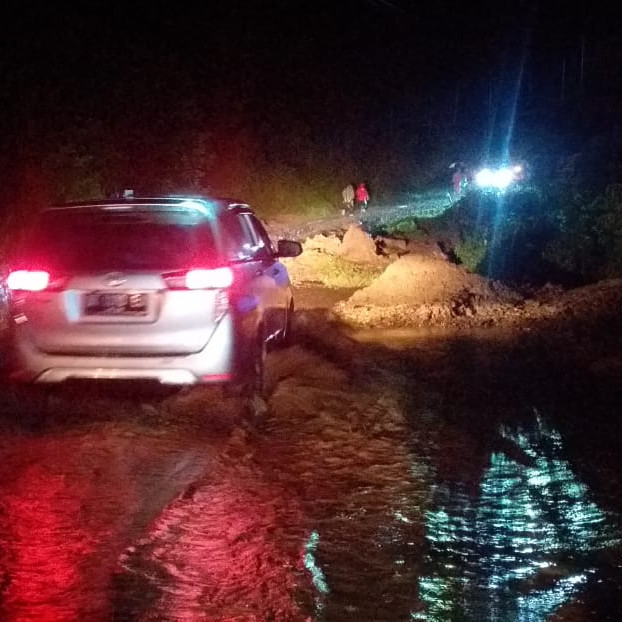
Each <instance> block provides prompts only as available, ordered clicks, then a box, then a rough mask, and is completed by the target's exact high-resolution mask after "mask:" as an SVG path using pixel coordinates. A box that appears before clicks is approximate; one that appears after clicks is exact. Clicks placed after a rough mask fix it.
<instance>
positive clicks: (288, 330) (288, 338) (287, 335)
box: [281, 298, 294, 348]
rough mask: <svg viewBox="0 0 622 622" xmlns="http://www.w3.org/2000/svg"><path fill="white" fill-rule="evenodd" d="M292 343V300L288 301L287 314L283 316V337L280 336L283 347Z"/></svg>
mask: <svg viewBox="0 0 622 622" xmlns="http://www.w3.org/2000/svg"><path fill="white" fill-rule="evenodd" d="M293 343H294V300H293V298H292V301H291V302H290V303H289V308H288V309H287V314H286V318H285V329H284V333H283V337H282V338H281V345H282V346H283V347H284V348H288V347H289V346H291V345H293Z"/></svg>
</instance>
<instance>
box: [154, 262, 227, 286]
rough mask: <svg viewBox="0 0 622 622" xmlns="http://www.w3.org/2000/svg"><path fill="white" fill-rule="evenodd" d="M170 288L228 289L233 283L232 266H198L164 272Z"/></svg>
mask: <svg viewBox="0 0 622 622" xmlns="http://www.w3.org/2000/svg"><path fill="white" fill-rule="evenodd" d="M163 277H164V282H165V283H166V286H167V287H168V288H169V289H227V288H228V287H231V285H233V271H232V270H231V268H226V267H225V268H196V269H194V270H188V271H183V272H170V273H168V274H164V275H163Z"/></svg>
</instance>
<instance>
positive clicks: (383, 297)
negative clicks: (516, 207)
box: [348, 255, 512, 307]
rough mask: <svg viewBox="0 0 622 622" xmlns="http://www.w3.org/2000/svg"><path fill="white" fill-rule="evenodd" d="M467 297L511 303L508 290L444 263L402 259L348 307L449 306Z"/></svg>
mask: <svg viewBox="0 0 622 622" xmlns="http://www.w3.org/2000/svg"><path fill="white" fill-rule="evenodd" d="M468 296H470V297H473V298H475V299H477V300H499V301H503V300H505V301H507V302H509V301H511V300H512V294H511V292H510V290H507V289H506V288H503V287H502V286H500V285H498V284H494V283H492V282H490V281H488V280H486V279H485V278H483V277H481V276H479V275H477V274H471V273H469V272H467V271H466V270H465V269H464V268H462V267H460V266H456V265H454V264H452V263H450V262H448V261H446V260H444V259H438V258H435V257H431V256H427V255H405V256H403V257H401V258H400V259H398V260H397V261H395V262H393V263H392V264H391V265H389V266H388V267H387V269H386V270H385V271H384V272H383V273H382V274H381V275H380V276H379V277H378V278H377V279H376V280H375V281H374V282H373V283H372V284H371V285H370V286H369V287H366V288H364V289H361V290H359V291H357V292H355V293H354V294H353V295H352V296H351V297H350V299H349V301H348V303H349V304H351V305H353V306H357V305H359V306H360V305H374V306H380V307H391V306H395V305H401V304H405V305H422V304H435V303H441V304H449V303H452V302H455V301H456V300H457V299H459V298H464V297H468Z"/></svg>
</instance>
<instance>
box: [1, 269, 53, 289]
mask: <svg viewBox="0 0 622 622" xmlns="http://www.w3.org/2000/svg"><path fill="white" fill-rule="evenodd" d="M49 283H50V275H49V274H48V273H47V272H45V271H43V270H15V271H14V272H11V274H9V276H8V278H7V281H6V284H7V287H8V288H9V289H10V290H13V291H25V292H42V291H43V290H44V289H45V288H46V287H47V286H48V285H49Z"/></svg>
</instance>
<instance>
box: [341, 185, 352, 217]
mask: <svg viewBox="0 0 622 622" xmlns="http://www.w3.org/2000/svg"><path fill="white" fill-rule="evenodd" d="M341 196H342V197H343V209H342V210H341V213H342V214H343V215H344V216H345V215H346V214H349V213H351V212H352V211H353V210H354V186H353V185H352V184H348V185H347V186H346V187H345V188H344V189H343V192H342V193H341Z"/></svg>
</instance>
